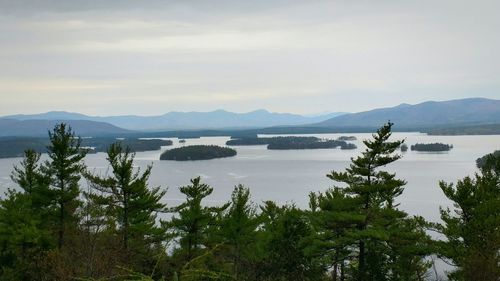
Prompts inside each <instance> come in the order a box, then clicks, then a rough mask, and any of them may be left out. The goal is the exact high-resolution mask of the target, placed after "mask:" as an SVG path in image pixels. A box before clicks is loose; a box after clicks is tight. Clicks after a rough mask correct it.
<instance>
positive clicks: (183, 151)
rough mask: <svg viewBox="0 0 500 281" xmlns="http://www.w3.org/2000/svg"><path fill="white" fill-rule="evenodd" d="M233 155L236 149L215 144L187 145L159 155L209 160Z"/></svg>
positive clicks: (178, 158)
mask: <svg viewBox="0 0 500 281" xmlns="http://www.w3.org/2000/svg"><path fill="white" fill-rule="evenodd" d="M235 155H236V150H234V149H232V148H229V147H221V146H216V145H189V146H184V147H179V148H174V149H170V150H167V151H165V152H163V153H162V154H161V156H160V160H175V161H189V160H209V159H214V158H224V157H232V156H235Z"/></svg>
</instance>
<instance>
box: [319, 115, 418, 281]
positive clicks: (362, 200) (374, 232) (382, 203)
mask: <svg viewBox="0 0 500 281" xmlns="http://www.w3.org/2000/svg"><path fill="white" fill-rule="evenodd" d="M392 125H393V124H392V123H390V122H389V123H387V124H385V125H384V126H382V127H381V128H380V129H379V130H378V131H377V133H376V134H373V139H372V140H364V141H363V143H364V144H365V146H366V150H365V151H364V152H363V153H362V154H361V156H359V157H357V158H354V159H352V163H351V164H350V166H349V168H347V169H346V171H345V172H336V171H332V172H331V174H329V175H328V177H329V178H330V179H332V180H334V181H336V182H341V183H344V184H345V185H346V186H344V189H343V192H345V195H346V196H348V197H349V200H352V198H354V199H355V200H356V201H357V206H356V211H355V212H354V214H356V215H361V216H362V218H361V220H360V221H359V222H358V223H357V225H356V227H355V229H354V231H351V233H350V235H349V236H350V237H352V238H353V239H354V240H355V241H356V245H355V246H356V247H355V251H356V253H357V257H356V259H355V260H354V261H353V264H354V265H357V269H356V273H355V274H356V278H357V280H360V281H366V280H398V278H401V276H399V275H398V272H399V271H398V268H396V267H395V266H396V265H398V264H400V263H399V261H401V259H402V256H401V255H402V254H401V253H398V252H397V251H394V248H395V245H394V243H396V242H400V241H401V240H402V235H403V233H409V232H414V233H418V234H419V235H417V236H415V237H412V239H409V240H408V241H405V242H404V244H403V245H401V243H399V244H397V246H398V247H402V246H405V245H418V244H420V243H423V241H426V236H425V233H424V232H423V231H420V230H418V229H408V226H409V225H412V224H406V223H404V221H405V220H406V219H409V218H408V215H407V214H406V213H405V212H403V211H401V210H399V209H398V208H397V204H396V203H395V200H396V198H397V197H398V196H399V195H401V193H402V192H403V186H404V185H405V184H406V182H405V181H404V180H400V179H397V178H396V175H395V174H393V173H389V172H387V171H384V170H382V168H383V167H385V166H386V165H388V164H391V163H393V162H394V161H396V160H398V159H400V158H401V155H398V154H396V153H395V151H396V150H397V149H398V148H399V147H400V146H401V145H402V144H403V141H402V140H399V141H392V142H391V141H389V138H390V137H391V128H392ZM412 226H414V227H416V228H418V227H421V225H419V224H413V225H412ZM408 237H410V236H408ZM408 237H406V238H408ZM408 249H414V248H413V247H408ZM408 255H409V256H411V257H413V256H414V255H416V253H410V254H408ZM424 255H425V254H424V253H418V255H416V261H412V262H414V263H417V264H418V266H415V268H417V272H412V274H414V275H416V276H419V275H421V270H425V269H422V268H425V265H423V264H422V263H423V262H422V257H423V256H424ZM417 278H418V277H417Z"/></svg>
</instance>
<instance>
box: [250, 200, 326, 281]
mask: <svg viewBox="0 0 500 281" xmlns="http://www.w3.org/2000/svg"><path fill="white" fill-rule="evenodd" d="M261 211H262V213H261V214H260V217H261V218H260V219H261V222H262V223H261V226H260V233H259V236H258V237H259V241H258V244H257V247H256V249H255V251H258V252H259V253H258V255H259V257H258V258H259V259H258V260H257V262H258V267H257V271H258V272H257V274H256V276H255V278H254V279H255V280H272V281H278V280H279V281H285V280H287V281H288V280H291V281H293V280H297V281H299V280H300V281H307V280H322V270H321V268H320V267H319V266H318V263H316V261H315V259H314V258H313V257H312V256H310V255H308V254H307V247H308V242H309V241H308V239H309V237H310V236H311V235H312V231H313V229H312V227H311V224H310V222H309V219H308V217H307V216H306V214H305V213H304V212H303V211H301V210H299V209H298V208H296V207H295V206H293V205H292V206H290V205H284V206H278V205H276V203H274V202H272V201H266V202H265V203H264V205H263V206H261Z"/></svg>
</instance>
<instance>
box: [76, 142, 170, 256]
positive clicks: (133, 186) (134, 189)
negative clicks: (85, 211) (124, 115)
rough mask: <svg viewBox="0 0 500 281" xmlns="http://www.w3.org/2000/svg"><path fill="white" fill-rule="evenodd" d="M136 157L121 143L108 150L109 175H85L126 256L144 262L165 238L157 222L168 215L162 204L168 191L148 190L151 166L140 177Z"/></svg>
mask: <svg viewBox="0 0 500 281" xmlns="http://www.w3.org/2000/svg"><path fill="white" fill-rule="evenodd" d="M134 157H135V154H134V153H131V152H130V149H129V148H125V149H124V148H123V147H122V146H121V144H120V143H114V144H112V145H111V146H110V147H109V149H108V156H107V160H108V162H109V164H110V165H111V172H112V174H111V175H109V176H105V177H102V176H99V175H93V174H91V173H89V172H86V173H85V177H86V178H87V179H88V181H89V183H90V185H91V186H92V188H93V189H94V190H95V191H96V192H90V193H88V194H86V195H87V197H88V198H89V199H90V201H91V202H93V203H94V204H96V205H100V206H102V207H103V208H104V210H105V216H106V218H105V219H106V220H107V221H108V222H109V227H110V228H111V229H112V230H113V231H114V230H115V225H116V224H118V225H117V226H116V232H117V234H118V235H119V237H120V241H121V243H122V248H123V250H124V252H125V255H124V257H126V258H127V259H129V262H132V261H130V259H131V258H132V257H133V259H134V260H136V261H140V260H141V259H142V260H143V261H145V260H151V255H152V254H153V252H152V251H153V249H154V248H155V246H159V245H160V243H161V242H162V241H163V240H164V238H165V229H164V228H162V227H161V226H160V225H159V224H158V222H157V214H158V212H165V211H166V209H165V208H166V205H165V204H164V203H162V202H161V199H162V198H163V196H164V195H165V193H166V191H165V190H164V191H162V190H160V188H159V187H156V188H149V187H148V179H149V176H150V174H151V169H152V166H148V167H147V168H146V170H145V171H144V172H143V173H142V174H141V171H140V170H139V169H137V170H135V169H134Z"/></svg>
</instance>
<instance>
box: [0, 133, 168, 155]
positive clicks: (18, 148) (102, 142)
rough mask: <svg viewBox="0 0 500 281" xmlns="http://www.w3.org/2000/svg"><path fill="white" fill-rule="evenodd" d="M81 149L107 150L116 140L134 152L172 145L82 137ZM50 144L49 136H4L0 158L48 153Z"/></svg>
mask: <svg viewBox="0 0 500 281" xmlns="http://www.w3.org/2000/svg"><path fill="white" fill-rule="evenodd" d="M81 141H82V143H81V144H80V145H81V149H82V150H84V151H85V152H86V153H91V154H92V153H97V152H106V151H107V150H108V147H109V146H110V145H111V144H112V143H115V142H119V143H121V145H122V146H123V147H128V148H130V150H131V151H132V152H142V151H150V150H160V148H161V147H162V146H169V145H172V141H171V140H162V139H140V138H112V137H97V138H81ZM48 145H49V139H48V138H35V137H2V138H0V158H9V157H21V156H23V155H24V150H26V149H33V150H35V151H36V152H39V153H46V152H47V146H48Z"/></svg>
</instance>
